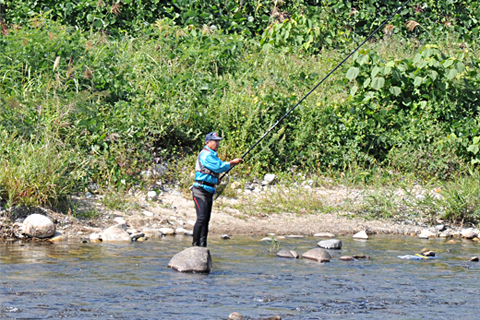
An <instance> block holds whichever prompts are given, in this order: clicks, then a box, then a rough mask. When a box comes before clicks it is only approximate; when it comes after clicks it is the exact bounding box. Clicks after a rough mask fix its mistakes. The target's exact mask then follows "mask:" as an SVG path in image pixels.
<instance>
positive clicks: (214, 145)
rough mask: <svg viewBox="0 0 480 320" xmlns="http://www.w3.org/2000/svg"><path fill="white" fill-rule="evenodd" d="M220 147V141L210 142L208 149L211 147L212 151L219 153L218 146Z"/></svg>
mask: <svg viewBox="0 0 480 320" xmlns="http://www.w3.org/2000/svg"><path fill="white" fill-rule="evenodd" d="M219 145H220V141H219V140H209V141H208V142H207V147H209V148H210V149H212V150H213V151H215V152H217V151H218V146H219Z"/></svg>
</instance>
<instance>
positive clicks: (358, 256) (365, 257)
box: [353, 254, 370, 260]
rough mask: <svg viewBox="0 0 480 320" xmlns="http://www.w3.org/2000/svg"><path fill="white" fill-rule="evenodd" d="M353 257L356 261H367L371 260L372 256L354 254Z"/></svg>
mask: <svg viewBox="0 0 480 320" xmlns="http://www.w3.org/2000/svg"><path fill="white" fill-rule="evenodd" d="M353 257H354V258H355V259H365V260H370V256H366V255H364V254H354V255H353Z"/></svg>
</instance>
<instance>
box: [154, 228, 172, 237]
mask: <svg viewBox="0 0 480 320" xmlns="http://www.w3.org/2000/svg"><path fill="white" fill-rule="evenodd" d="M158 230H160V232H161V233H163V234H165V235H167V236H172V235H174V234H175V230H173V229H172V228H160V229H158Z"/></svg>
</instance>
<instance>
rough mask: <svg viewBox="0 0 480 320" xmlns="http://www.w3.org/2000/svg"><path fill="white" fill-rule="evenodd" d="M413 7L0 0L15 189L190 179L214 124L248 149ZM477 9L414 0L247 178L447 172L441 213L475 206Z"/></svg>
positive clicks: (56, 196) (5, 184)
mask: <svg viewBox="0 0 480 320" xmlns="http://www.w3.org/2000/svg"><path fill="white" fill-rule="evenodd" d="M400 4H401V2H399V1H381V2H379V1H373V0H371V1H362V2H356V1H333V0H332V1H330V0H323V1H320V0H318V1H317V0H309V1H307V0H295V1H280V0H245V1H234V0H228V1H201V0H196V1H194V0H176V1H161V0H145V1H141V2H140V1H128V0H122V1H113V2H108V3H107V2H106V1H98V0H79V1H75V2H69V1H38V0H36V1H33V0H23V1H10V0H3V1H0V25H1V35H0V133H1V136H0V165H1V166H2V171H1V172H0V197H1V198H2V199H3V200H4V201H6V202H8V204H9V205H18V204H24V205H47V204H50V205H55V204H57V203H58V201H60V200H63V199H64V198H66V197H67V196H68V195H69V194H72V193H74V192H77V191H83V190H84V188H85V187H88V186H89V184H91V183H95V184H96V185H98V186H99V188H100V189H101V190H111V191H110V193H109V194H107V197H105V198H104V201H105V204H106V205H108V206H115V205H117V204H118V205H120V206H122V207H123V206H124V201H123V200H122V201H118V199H123V198H122V195H121V193H123V191H121V192H120V191H118V190H128V189H129V188H130V187H131V186H133V185H135V184H140V185H142V183H145V187H146V188H148V187H149V185H148V183H149V182H151V183H155V181H154V179H152V181H141V180H142V177H141V175H140V173H141V171H143V170H146V169H148V168H150V167H152V166H153V165H154V164H155V163H158V162H162V161H168V162H169V163H171V167H172V168H173V169H172V170H170V172H169V173H167V174H166V175H164V176H162V179H163V180H175V181H177V182H178V183H180V185H181V186H182V187H184V188H187V187H188V185H189V183H190V182H191V177H190V176H189V174H190V169H188V168H192V167H193V162H194V158H195V155H196V152H197V151H198V150H199V148H200V147H201V145H202V142H203V136H204V134H205V133H207V132H210V131H213V130H216V131H218V132H219V133H220V134H221V135H222V136H224V137H225V140H224V142H223V144H222V148H221V150H220V156H221V157H226V158H231V157H234V156H238V155H241V154H242V153H243V152H245V151H246V150H247V149H248V148H249V147H250V146H251V145H252V144H253V143H254V142H255V141H256V140H257V139H258V138H259V137H260V136H261V135H262V134H263V133H264V132H265V130H266V129H268V128H269V127H270V126H271V125H273V124H274V123H275V122H276V121H277V120H278V119H279V118H280V117H281V116H282V115H283V114H284V113H285V112H286V111H287V110H288V109H289V108H290V107H291V106H292V105H293V104H295V103H296V102H297V101H298V100H299V99H300V98H301V97H302V96H303V95H304V94H305V93H306V92H308V90H310V89H311V88H312V87H313V86H314V85H315V84H316V83H318V81H319V80H320V79H321V78H322V77H323V76H324V75H326V74H327V72H329V71H330V70H331V69H332V68H333V67H334V66H336V65H337V64H338V63H339V62H340V61H341V60H342V59H343V57H345V55H346V54H347V53H349V52H351V50H352V49H353V48H355V47H356V45H357V43H358V42H359V41H361V40H363V39H364V37H365V36H366V35H367V34H368V33H369V32H371V31H372V30H374V29H375V28H376V27H377V26H378V25H380V23H381V22H382V21H383V19H384V18H386V16H388V15H389V14H390V13H391V12H393V11H394V10H395V9H396V8H397V7H398V6H399V5H400ZM479 15H480V2H478V1H463V0H455V1H446V2H438V1H430V0H428V1H424V2H422V3H418V2H415V1H412V2H411V3H410V4H409V6H407V7H406V8H405V9H404V10H402V11H401V12H400V13H399V15H397V16H396V17H395V18H394V19H392V21H391V22H390V23H389V24H387V26H386V27H385V28H384V29H383V30H382V32H381V33H379V34H377V35H376V37H375V38H374V40H373V41H371V42H370V43H368V44H366V45H365V46H364V47H362V49H361V50H360V51H358V52H356V53H355V55H354V56H353V57H352V59H351V60H349V61H347V63H345V64H344V65H343V66H342V68H340V69H339V70H337V72H335V73H334V74H333V75H332V76H331V77H330V78H329V80H328V81H327V82H326V83H325V84H324V85H323V86H322V87H319V88H318V89H317V90H316V91H315V92H314V93H313V94H312V95H311V96H310V97H309V98H308V99H307V100H305V101H304V102H303V103H302V105H301V106H300V107H299V108H297V109H296V110H295V111H294V112H293V113H292V114H291V115H290V116H289V118H287V119H286V121H285V122H283V123H282V124H281V125H280V126H279V127H278V128H277V129H276V130H274V131H273V132H272V133H271V135H269V136H268V137H267V138H266V139H265V140H264V141H263V142H262V143H261V144H260V145H259V146H258V147H257V149H255V150H254V151H253V152H252V153H251V154H250V155H249V157H248V159H247V160H248V161H246V162H245V164H244V165H242V166H239V167H238V168H236V169H235V171H234V172H232V174H233V175H238V176H239V177H241V178H242V179H252V178H253V177H255V176H257V175H259V174H263V173H265V172H267V171H273V172H277V173H280V174H282V175H285V176H286V177H287V176H288V172H290V171H289V170H290V169H291V168H292V167H294V166H295V167H297V168H298V170H300V171H302V172H305V173H315V174H320V175H322V174H323V175H330V176H332V177H335V176H338V175H340V174H344V175H345V174H346V175H348V174H351V175H352V176H351V181H353V182H354V183H366V184H367V185H368V184H371V183H376V182H374V181H379V180H382V181H384V183H386V184H391V183H393V182H398V181H399V179H400V178H398V176H401V177H403V179H407V180H409V181H412V180H416V179H419V180H420V182H421V183H430V182H431V181H436V182H437V181H438V183H444V184H445V187H444V188H442V190H445V192H447V193H448V192H450V191H449V190H451V189H449V188H453V186H455V188H457V189H456V191H457V193H456V194H455V193H452V194H451V195H449V194H445V199H450V200H448V201H450V203H451V204H452V205H451V206H450V207H451V210H450V211H449V209H448V208H447V209H445V210H444V211H441V212H440V211H439V210H430V211H428V210H427V211H428V212H433V213H428V214H429V215H430V214H431V215H434V214H443V215H444V216H445V217H446V218H448V219H452V220H455V221H460V220H464V219H470V218H472V220H475V219H476V217H477V216H478V213H476V211H475V209H473V208H474V207H475V204H476V203H475V202H474V201H473V200H472V199H473V197H474V196H473V195H472V194H470V193H468V192H467V191H468V190H476V189H475V188H476V187H475V186H476V184H475V183H477V181H478V179H476V178H475V177H476V175H477V173H476V170H477V169H476V167H475V166H476V165H477V164H478V162H480V156H479V150H480V149H479V141H480V133H479V129H480V123H479V120H480V118H479V117H478V108H479V105H480V99H479V97H480V92H479V88H480V72H479V60H478V59H479V56H480V55H479V47H478V43H477V40H476V39H477V38H478V30H479V22H478V20H477V18H476V17H478V16H479ZM387 172H393V173H394V175H392V174H387ZM378 175H382V176H383V177H384V178H382V179H379V178H378ZM394 176H395V177H394ZM405 177H407V178H405ZM412 177H413V178H412ZM109 188H110V189H109ZM462 188H463V189H462ZM113 190H117V191H113ZM462 190H464V191H462ZM472 192H473V191H472ZM371 198H372V199H374V200H372V202H371V203H372V206H373V204H374V203H376V204H378V203H380V202H382V201H383V200H382V201H380V200H378V199H388V195H387V196H382V197H374V196H372V197H371ZM375 199H376V200H375ZM277 200H278V201H277ZM277 200H275V201H274V202H275V203H274V204H275V206H274V205H273V203H265V205H266V206H269V207H270V208H273V209H271V210H274V211H275V212H277V211H278V212H279V211H282V210H287V209H288V208H289V205H288V204H286V203H284V201H280V199H277ZM272 201H273V200H272ZM316 201H317V200H314V199H313V200H312V203H311V205H309V208H314V207H315V206H317V205H318V206H321V205H322V204H321V203H320V202H318V203H317V202H316ZM445 201H447V200H445ZM472 201H473V202H472ZM454 203H455V204H454ZM422 205H423V206H427V205H428V204H422ZM383 207H384V209H381V208H379V210H376V211H375V212H378V213H375V214H374V215H376V216H387V215H388V213H387V211H389V212H391V210H392V208H393V207H391V206H390V207H389V205H388V203H387V204H385V206H383ZM306 210H307V209H306ZM308 210H310V209H308ZM308 210H307V211H308ZM312 210H313V209H312ZM362 210H363V209H362ZM372 212H373V211H372V210H370V213H372ZM423 212H425V210H424V211H423Z"/></svg>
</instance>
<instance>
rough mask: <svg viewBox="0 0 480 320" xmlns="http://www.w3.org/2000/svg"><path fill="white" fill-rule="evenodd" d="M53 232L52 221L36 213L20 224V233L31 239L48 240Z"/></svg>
mask: <svg viewBox="0 0 480 320" xmlns="http://www.w3.org/2000/svg"><path fill="white" fill-rule="evenodd" d="M55 231H56V228H55V224H54V223H53V222H52V220H50V218H49V217H47V216H44V215H41V214H38V213H34V214H31V215H29V216H28V217H27V218H26V219H25V220H24V221H23V224H22V233H23V234H25V235H27V236H29V237H32V238H40V239H45V238H50V237H51V236H53V235H54V234H55Z"/></svg>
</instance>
